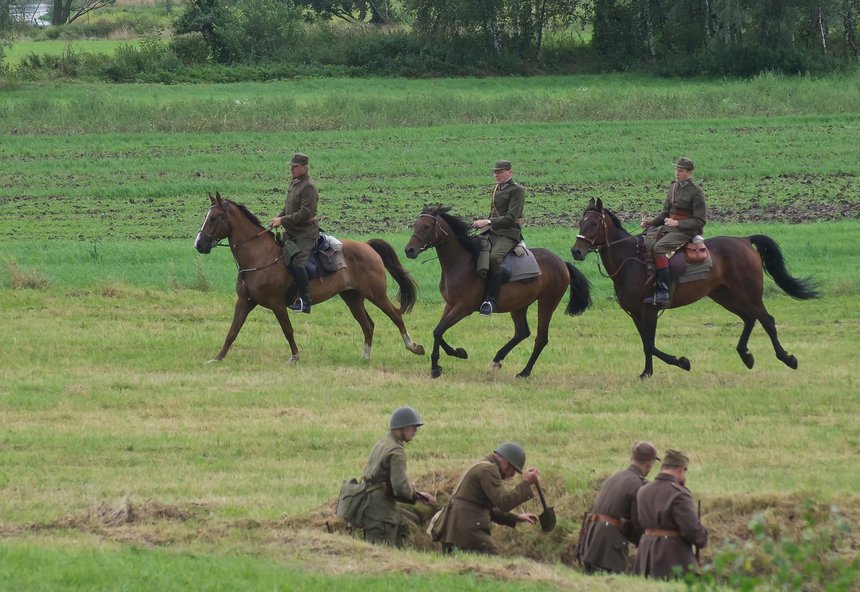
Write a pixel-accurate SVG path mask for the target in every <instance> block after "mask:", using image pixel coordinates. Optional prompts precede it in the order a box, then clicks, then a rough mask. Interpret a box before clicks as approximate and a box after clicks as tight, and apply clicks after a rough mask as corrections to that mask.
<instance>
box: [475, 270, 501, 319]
mask: <svg viewBox="0 0 860 592" xmlns="http://www.w3.org/2000/svg"><path fill="white" fill-rule="evenodd" d="M501 291H502V272H501V271H499V272H493V270H490V272H489V273H488V274H487V297H486V298H485V299H484V302H482V303H481V308H480V309H478V310H479V312H480V313H481V316H482V317H488V316H490V315H491V314H493V313H494V312H496V302H497V301H498V299H499V292H501Z"/></svg>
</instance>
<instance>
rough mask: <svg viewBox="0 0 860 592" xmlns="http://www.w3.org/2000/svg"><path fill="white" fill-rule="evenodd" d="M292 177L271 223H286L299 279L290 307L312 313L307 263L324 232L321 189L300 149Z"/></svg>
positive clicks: (289, 257)
mask: <svg viewBox="0 0 860 592" xmlns="http://www.w3.org/2000/svg"><path fill="white" fill-rule="evenodd" d="M290 173H291V174H292V181H290V187H289V189H287V200H286V202H285V203H284V207H283V209H282V210H281V211H280V213H279V214H278V216H277V217H276V218H272V221H271V222H270V223H269V224H270V226H272V227H273V228H277V227H278V226H283V227H284V263H285V264H286V265H287V268H288V269H289V270H290V271H291V272H292V274H293V278H295V281H296V289H297V290H298V298H297V299H296V300H295V302H293V303H292V304H288V305H287V308H289V309H290V310H293V311H296V312H303V313H306V314H310V312H311V298H310V282H309V280H308V272H307V270H306V269H305V264H306V263H307V262H308V257H309V256H310V254H311V250H312V249H313V248H314V245H315V244H316V242H317V239H318V238H319V236H320V227H319V224H318V223H317V202H318V201H319V192H317V186H316V185H314V181H313V179H311V177H310V175H308V157H307V156H306V155H304V154H302V153H300V152H297V153H295V154H293V158H292V160H290Z"/></svg>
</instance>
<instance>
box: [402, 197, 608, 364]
mask: <svg viewBox="0 0 860 592" xmlns="http://www.w3.org/2000/svg"><path fill="white" fill-rule="evenodd" d="M449 210H450V208H444V207H442V206H441V205H440V206H434V207H429V206H427V207H425V208H424V210H423V211H422V212H421V215H420V216H418V219H417V220H416V221H415V224H414V225H413V227H412V238H410V239H409V242H408V243H407V245H406V256H407V257H409V258H410V259H415V258H416V257H417V256H418V254H419V253H421V252H423V251H425V250H426V249H429V248H431V247H435V248H436V253H438V254H439V263H440V264H441V266H442V279H441V280H440V281H439V291H440V292H441V293H442V298H444V299H445V309H444V310H443V311H442V319H441V320H440V321H439V324H438V325H436V328H435V329H434V330H433V353H432V354H431V356H430V362H431V374H432V376H433V378H437V377H439V376H440V375H441V374H442V368H441V367H440V366H439V347H440V346H441V347H442V349H443V350H445V353H446V354H448V355H449V356H454V357H455V358H461V359H466V358H467V357H468V355H467V353H466V350H464V349H463V348H461V347H458V348H453V347H451V346H450V345H448V344H447V343H446V342H445V339H444V338H443V335H444V334H445V331H447V330H448V329H449V328H450V327H451V326H453V325H455V324H456V323H458V322H459V321H460V320H462V319H464V318H465V317H467V316H469V315H470V314H472V313H473V312H476V311H477V310H478V306H479V305H480V304H481V300H483V297H484V293H485V291H486V281H485V280H483V279H481V278H480V277H479V276H478V274H477V272H476V257H477V256H478V253H479V252H480V249H481V247H480V243H479V242H478V241H479V239H478V238H477V237H474V236H470V234H469V225H468V224H467V223H466V222H465V221H463V220H462V219H460V218H458V217H456V216H452V215H450V214H449V213H448V211H449ZM532 253H533V254H534V256H535V259H537V262H538V264H539V266H540V270H541V275H539V276H537V277H536V278H534V279H532V280H528V281H526V282H512V283H507V284H504V285H503V286H502V291H501V294H500V295H499V302H498V306H497V307H496V310H497V311H498V312H510V313H511V318H512V319H513V321H514V336H513V337H512V338H511V340H510V341H508V342H507V343H506V344H505V345H504V346H503V347H502V349H500V350H499V351H498V352H496V357H494V358H493V362H492V364H491V365H490V368H491V369H492V370H497V369H499V368H501V367H502V360H504V359H505V356H507V355H508V353H509V352H510V351H511V350H512V349H514V347H516V345H517V344H518V343H519V342H521V341H522V340H523V339H525V338H526V337H528V336H529V333H530V332H529V325H528V321H527V320H526V311H528V308H529V306H530V305H531V303H532V302H534V301H535V300H537V303H538V331H537V337H536V338H535V347H534V351H533V352H532V355H531V357H530V358H529V361H528V363H527V364H526V366H525V368H523V370H522V371H521V372H520V373H519V374H517V376H519V377H526V376H529V375H530V374H531V372H532V367H533V366H534V365H535V362H536V361H537V359H538V356H539V355H540V353H541V351H542V350H543V348H544V347H545V346H546V344H547V343H548V342H549V337H548V335H549V321H550V319H551V318H552V313H553V312H555V309H556V308H557V307H558V303H559V302H561V299H562V297H563V296H564V292H565V290H566V289H567V287H568V286H570V302H569V303H568V305H567V310H566V311H565V312H567V314H569V315H579V314H582V313H583V312H584V311H585V309H587V308H588V307H589V306H590V305H591V297H590V295H589V285H588V280H587V279H585V276H584V275H582V272H580V271H579V270H578V269H576V268H575V267H573V266H572V265H571V264H570V263H566V262H564V261H562V260H561V259H560V258H559V257H558V256H557V255H555V254H553V253H552V252H550V251H547V250H546V249H532Z"/></svg>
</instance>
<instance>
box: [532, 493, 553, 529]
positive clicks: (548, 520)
mask: <svg viewBox="0 0 860 592" xmlns="http://www.w3.org/2000/svg"><path fill="white" fill-rule="evenodd" d="M535 487H537V490H538V495H539V496H540V504H541V505H542V506H543V512H541V515H540V516H538V520H540V529H541V530H542V531H544V532H550V531H552V529H553V528H555V508H550V507H548V506H547V505H546V499H544V497H543V491H541V489H540V483H535Z"/></svg>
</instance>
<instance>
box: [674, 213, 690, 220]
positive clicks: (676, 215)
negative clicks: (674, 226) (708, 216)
mask: <svg viewBox="0 0 860 592" xmlns="http://www.w3.org/2000/svg"><path fill="white" fill-rule="evenodd" d="M669 217H670V218H672V219H673V220H689V219H690V218H692V216H691V215H690V214H685V213H684V212H672V213H671V214H670V215H669Z"/></svg>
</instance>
